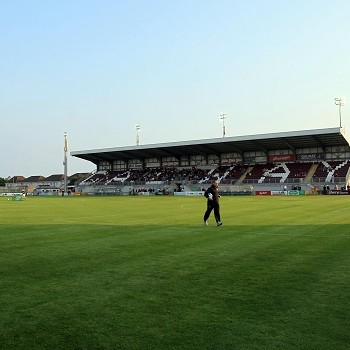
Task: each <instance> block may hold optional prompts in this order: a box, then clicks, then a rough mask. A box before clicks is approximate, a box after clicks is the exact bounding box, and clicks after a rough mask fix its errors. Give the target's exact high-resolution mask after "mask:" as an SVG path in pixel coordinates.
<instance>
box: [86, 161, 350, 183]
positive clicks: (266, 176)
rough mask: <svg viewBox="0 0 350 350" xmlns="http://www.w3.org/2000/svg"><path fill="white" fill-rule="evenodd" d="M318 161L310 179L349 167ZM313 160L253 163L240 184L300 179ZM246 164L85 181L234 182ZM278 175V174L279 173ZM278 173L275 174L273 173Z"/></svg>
mask: <svg viewBox="0 0 350 350" xmlns="http://www.w3.org/2000/svg"><path fill="white" fill-rule="evenodd" d="M341 163H342V162H328V163H327V164H328V165H327V166H325V165H324V163H319V165H318V167H317V170H316V172H315V174H314V175H313V178H325V177H326V176H327V174H328V173H329V172H330V171H333V176H334V177H337V176H338V177H345V176H346V173H347V171H348V169H349V166H350V162H347V163H344V164H341ZM312 164H313V163H307V162H305V163H301V162H295V163H284V164H283V166H282V164H275V163H266V164H255V165H254V166H251V169H250V171H249V172H248V173H247V174H245V177H244V179H243V183H254V182H257V181H259V180H261V181H264V182H269V181H270V180H271V179H273V180H275V182H278V181H280V180H281V178H282V175H283V174H286V168H287V169H288V174H287V177H288V178H289V179H291V180H292V181H295V179H296V180H298V181H300V182H303V180H304V179H305V177H306V176H307V174H308V172H309V171H310V168H311V166H312ZM337 167H339V168H337ZM248 168H249V166H248V165H243V164H234V165H224V166H219V167H217V168H213V169H202V168H200V167H189V168H175V167H158V168H146V169H144V170H140V169H133V170H127V171H114V172H109V171H99V172H97V173H96V174H94V175H93V176H91V177H90V178H88V179H86V180H85V181H84V182H83V183H84V184H115V183H118V182H119V183H125V184H126V183H148V184H152V183H154V182H162V183H163V182H171V181H184V180H186V181H192V182H198V183H202V182H205V181H211V180H213V179H214V178H218V179H219V180H220V181H229V182H230V183H235V182H236V181H237V180H238V179H240V178H241V177H242V176H243V174H244V173H245V172H246V171H247V170H248ZM279 174H281V177H278V175H279ZM276 175H277V176H276Z"/></svg>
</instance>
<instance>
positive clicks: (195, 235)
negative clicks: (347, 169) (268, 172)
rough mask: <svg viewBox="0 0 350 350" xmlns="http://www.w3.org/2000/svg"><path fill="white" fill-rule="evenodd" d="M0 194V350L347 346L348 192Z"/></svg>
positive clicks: (333, 349) (339, 349) (330, 349)
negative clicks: (212, 200)
mask: <svg viewBox="0 0 350 350" xmlns="http://www.w3.org/2000/svg"><path fill="white" fill-rule="evenodd" d="M221 208H222V209H221V212H222V221H223V223H224V225H223V226H222V227H216V226H215V223H214V220H213V217H211V218H210V225H209V226H204V225H203V223H202V216H203V213H204V210H205V201H204V199H203V198H180V197H80V198H79V197H72V198H61V197H59V198H42V197H41V198H30V197H29V198H27V199H26V200H24V201H20V202H15V201H8V200H7V199H6V198H2V197H0V286H1V288H0V349H6V350H7V349H16V350H19V349H26V350H29V349H35V350H41V349H45V350H47V349H131V350H132V349H142V350H147V349H179V350H180V349H181V350H182V349H191V350H194V349H201V350H202V349H220V350H222V349H230V350H231V349H235V350H236V349H237V350H240V349H242V350H250V349H259V350H265V349H266V350H274V349H276V350H277V349H278V350H283V349H298V350H302V349H305V350H312V349H315V350H316V349H317V350H322V349H324V350H348V349H349V348H350V302H349V301H350V201H349V198H347V196H315V197H311V196H300V197H297V196H296V197H292V196H290V197H223V198H222V201H221Z"/></svg>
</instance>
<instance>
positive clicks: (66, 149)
mask: <svg viewBox="0 0 350 350" xmlns="http://www.w3.org/2000/svg"><path fill="white" fill-rule="evenodd" d="M63 150H64V160H63V166H64V175H63V179H64V180H63V181H64V187H63V189H64V193H65V194H67V193H68V192H67V168H68V164H67V152H68V142H67V132H65V133H64V148H63Z"/></svg>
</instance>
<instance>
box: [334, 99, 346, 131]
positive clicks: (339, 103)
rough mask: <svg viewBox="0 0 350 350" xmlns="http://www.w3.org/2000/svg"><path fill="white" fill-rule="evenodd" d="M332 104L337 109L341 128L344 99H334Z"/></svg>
mask: <svg viewBox="0 0 350 350" xmlns="http://www.w3.org/2000/svg"><path fill="white" fill-rule="evenodd" d="M334 103H335V104H336V105H337V106H338V107H339V125H340V127H342V126H341V108H342V107H343V106H344V99H343V98H342V97H336V98H335V99H334Z"/></svg>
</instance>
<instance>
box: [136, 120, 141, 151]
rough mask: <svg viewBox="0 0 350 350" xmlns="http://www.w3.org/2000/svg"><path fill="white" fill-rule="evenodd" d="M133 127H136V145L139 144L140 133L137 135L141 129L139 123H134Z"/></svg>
mask: <svg viewBox="0 0 350 350" xmlns="http://www.w3.org/2000/svg"><path fill="white" fill-rule="evenodd" d="M135 129H136V146H138V145H139V144H140V135H139V131H140V129H141V125H140V124H136V125H135Z"/></svg>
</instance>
